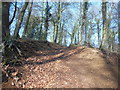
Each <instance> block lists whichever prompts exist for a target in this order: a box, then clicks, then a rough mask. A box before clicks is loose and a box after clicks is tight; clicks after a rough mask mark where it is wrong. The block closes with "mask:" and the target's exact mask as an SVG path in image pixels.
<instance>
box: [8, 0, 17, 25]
mask: <svg viewBox="0 0 120 90" xmlns="http://www.w3.org/2000/svg"><path fill="white" fill-rule="evenodd" d="M16 11H17V2H15V11H14V13H13V17H12V19H11V21H10V22H9V25H11V24H12V22H13V20H14V18H15V14H16Z"/></svg>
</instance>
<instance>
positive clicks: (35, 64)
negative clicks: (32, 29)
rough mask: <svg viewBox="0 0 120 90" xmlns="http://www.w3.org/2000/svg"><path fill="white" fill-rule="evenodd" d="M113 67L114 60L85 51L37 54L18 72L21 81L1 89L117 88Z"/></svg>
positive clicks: (59, 51)
mask: <svg viewBox="0 0 120 90" xmlns="http://www.w3.org/2000/svg"><path fill="white" fill-rule="evenodd" d="M114 59H115V60H114ZM117 64H118V62H117V57H115V58H109V56H108V57H107V55H104V54H103V53H102V52H101V51H100V50H98V49H93V48H88V47H78V48H62V49H58V50H57V49H56V50H47V51H45V50H44V51H37V52H36V55H33V56H31V57H28V58H26V59H25V61H24V62H23V65H22V66H21V67H19V68H18V69H19V70H20V72H21V73H22V76H23V77H22V78H21V79H20V80H18V81H16V80H12V81H11V82H10V83H9V85H8V83H7V84H3V87H7V86H8V88H9V87H12V86H11V84H12V83H13V87H19V88H20V87H22V88H117V87H118V65H117Z"/></svg>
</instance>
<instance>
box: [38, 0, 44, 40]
mask: <svg viewBox="0 0 120 90" xmlns="http://www.w3.org/2000/svg"><path fill="white" fill-rule="evenodd" d="M43 1H44V0H43ZM43 12H44V2H42V12H41V13H42V18H41V21H40V31H39V33H38V39H39V40H42V39H43V37H42V34H43V33H42V26H43Z"/></svg>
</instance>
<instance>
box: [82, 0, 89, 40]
mask: <svg viewBox="0 0 120 90" xmlns="http://www.w3.org/2000/svg"><path fill="white" fill-rule="evenodd" d="M83 9H84V10H83V16H84V17H83V19H84V23H85V24H84V25H85V28H84V32H85V42H87V14H86V13H87V10H88V1H86V2H84V8H83Z"/></svg>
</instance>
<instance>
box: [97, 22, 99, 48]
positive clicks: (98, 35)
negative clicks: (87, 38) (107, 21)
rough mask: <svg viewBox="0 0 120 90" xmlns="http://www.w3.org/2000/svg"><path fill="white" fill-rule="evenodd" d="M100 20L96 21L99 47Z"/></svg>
mask: <svg viewBox="0 0 120 90" xmlns="http://www.w3.org/2000/svg"><path fill="white" fill-rule="evenodd" d="M99 23H100V20H98V21H97V32H98V46H99V45H100V26H99Z"/></svg>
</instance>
